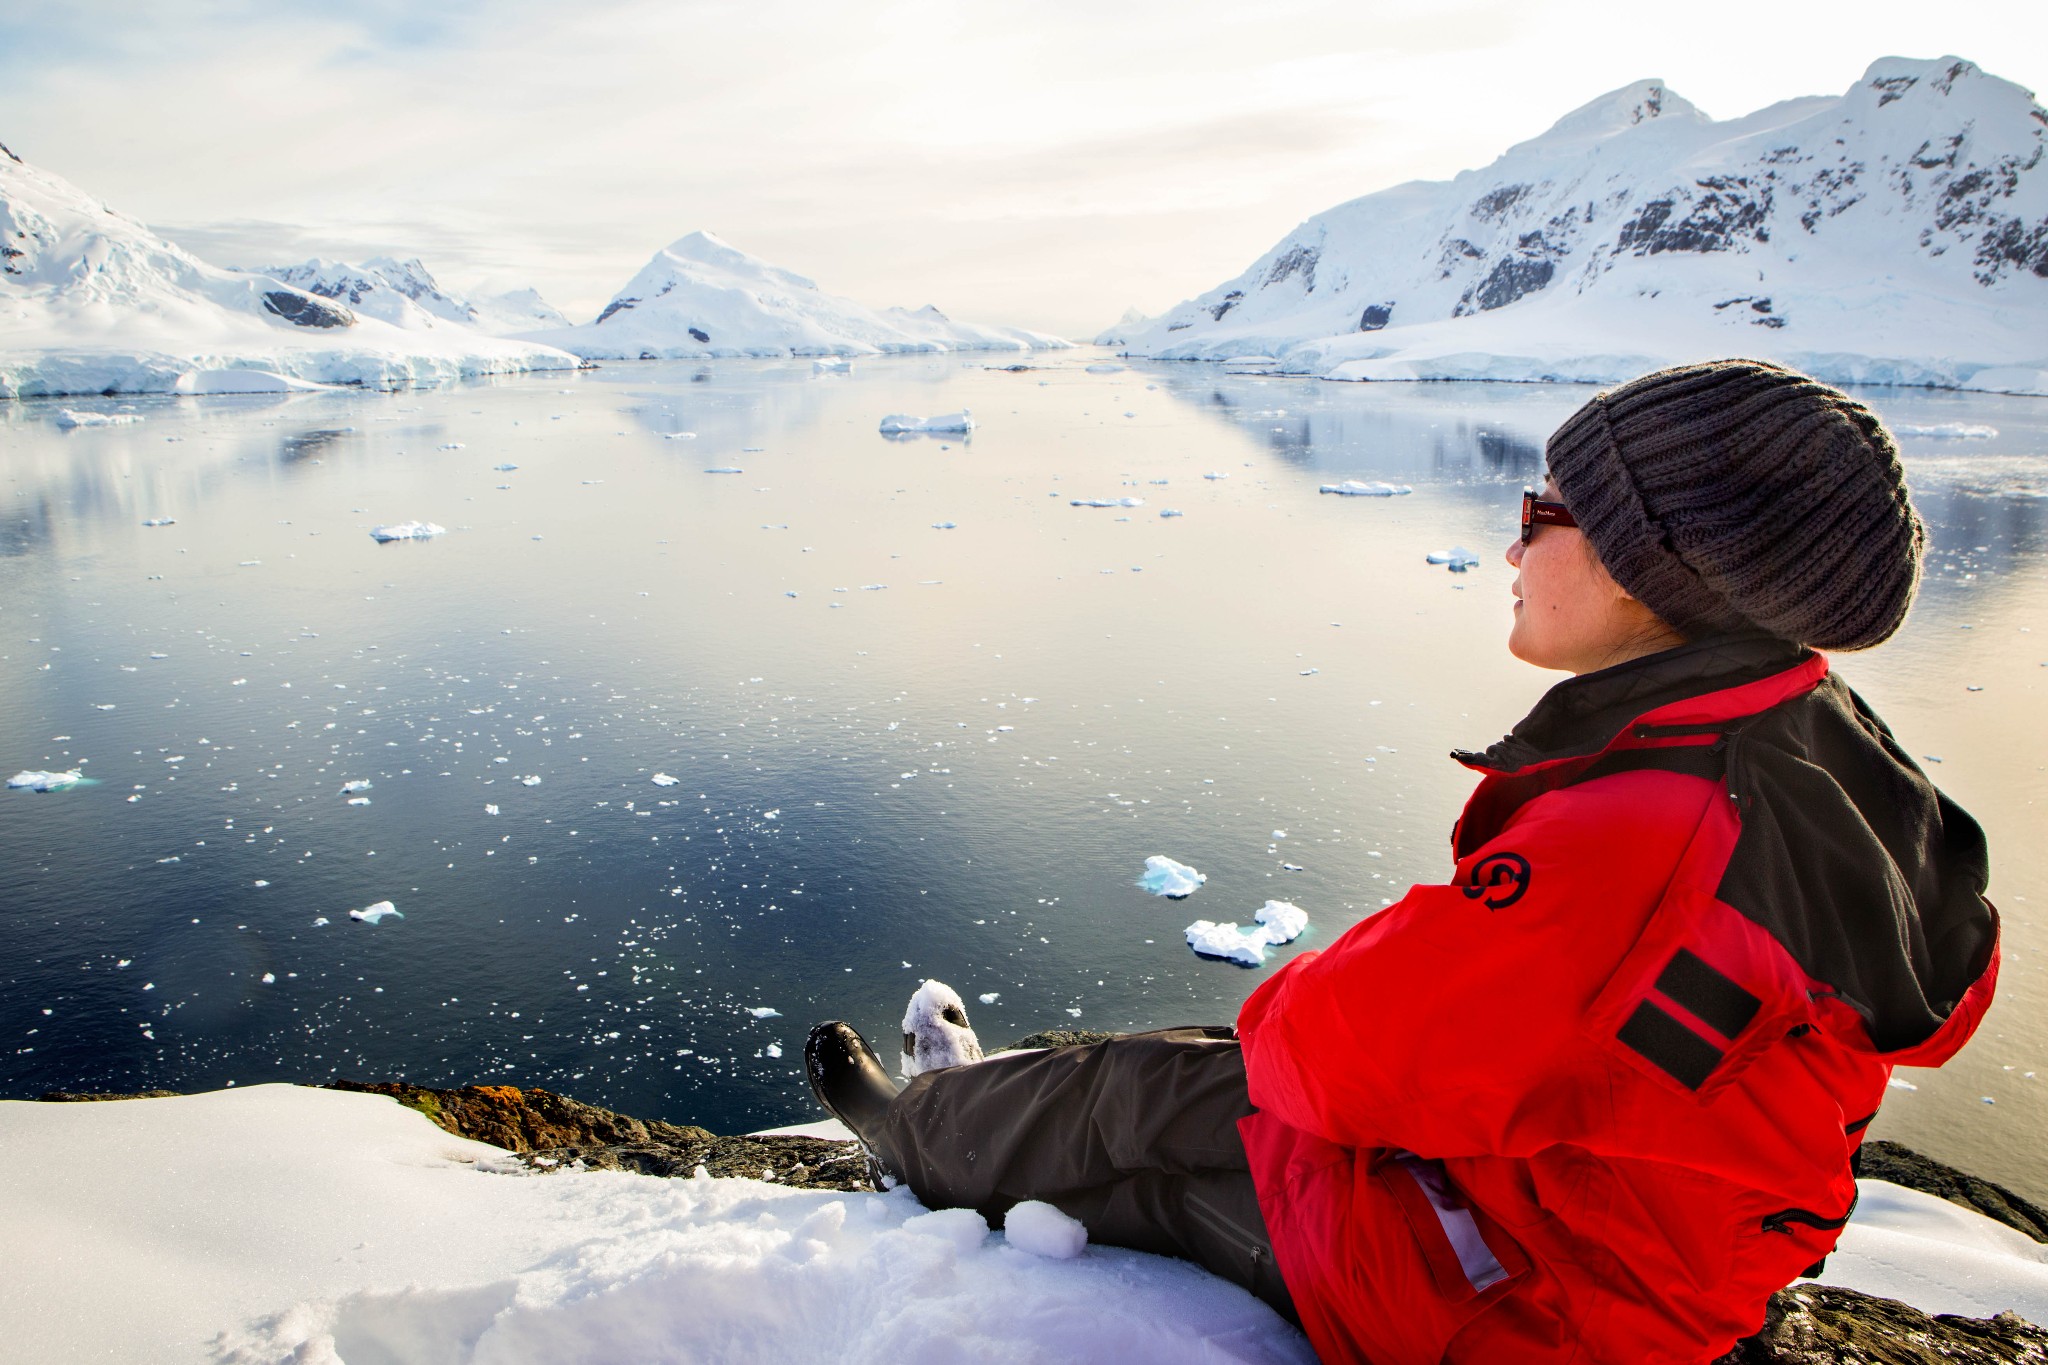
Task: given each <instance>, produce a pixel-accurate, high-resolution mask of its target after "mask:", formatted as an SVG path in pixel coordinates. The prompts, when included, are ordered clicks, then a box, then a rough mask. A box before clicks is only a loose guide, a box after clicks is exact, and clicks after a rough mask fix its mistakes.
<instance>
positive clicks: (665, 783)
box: [651, 773, 682, 787]
mask: <svg viewBox="0 0 2048 1365" xmlns="http://www.w3.org/2000/svg"><path fill="white" fill-rule="evenodd" d="M651 780H652V781H653V783H654V785H655V786H657V787H673V786H674V785H675V784H676V783H677V782H679V781H681V780H682V779H680V778H675V777H670V776H669V775H668V774H667V773H656V774H655V775H654V777H653V778H652V779H651Z"/></svg>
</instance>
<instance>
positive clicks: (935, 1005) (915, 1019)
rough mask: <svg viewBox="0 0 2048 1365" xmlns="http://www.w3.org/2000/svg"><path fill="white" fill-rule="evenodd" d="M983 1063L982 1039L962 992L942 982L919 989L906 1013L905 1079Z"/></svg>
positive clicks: (904, 1028) (904, 1035)
mask: <svg viewBox="0 0 2048 1365" xmlns="http://www.w3.org/2000/svg"><path fill="white" fill-rule="evenodd" d="M980 1060H981V1040H980V1039H979V1038H977V1037H975V1036H974V1026H973V1025H971V1024H969V1023H968V1022H967V1006H966V1005H964V1004H963V1003H961V1000H960V994H959V992H957V991H955V990H954V989H953V988H952V987H951V986H948V985H947V984H946V983H945V982H943V981H927V982H925V983H924V984H923V985H922V986H919V987H918V988H917V991H916V993H915V994H913V995H912V996H911V997H910V1003H909V1004H908V1005H906V1006H905V1007H904V1010H903V1059H902V1070H903V1075H904V1077H905V1078H906V1079H908V1078H914V1077H917V1076H921V1075H923V1074H924V1073H925V1072H927V1071H937V1070H938V1069H939V1068H940V1067H946V1066H964V1065H966V1064H967V1063H969V1062H978V1061H980Z"/></svg>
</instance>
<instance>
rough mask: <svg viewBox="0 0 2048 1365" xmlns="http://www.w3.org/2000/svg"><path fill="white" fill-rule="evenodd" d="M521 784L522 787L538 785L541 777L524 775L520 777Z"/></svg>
mask: <svg viewBox="0 0 2048 1365" xmlns="http://www.w3.org/2000/svg"><path fill="white" fill-rule="evenodd" d="M519 785H520V786H522V787H538V786H539V785H540V778H538V777H522V778H520V779H519Z"/></svg>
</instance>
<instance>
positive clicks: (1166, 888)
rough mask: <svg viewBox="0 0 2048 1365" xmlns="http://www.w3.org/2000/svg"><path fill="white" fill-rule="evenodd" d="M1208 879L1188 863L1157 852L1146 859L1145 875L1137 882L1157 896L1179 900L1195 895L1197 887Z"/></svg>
mask: <svg viewBox="0 0 2048 1365" xmlns="http://www.w3.org/2000/svg"><path fill="white" fill-rule="evenodd" d="M1208 880H1209V879H1208V878H1207V877H1205V876H1203V875H1202V874H1201V873H1199V872H1197V871H1195V869H1193V868H1192V867H1189V866H1188V865H1187V864H1186V863H1177V862H1175V861H1174V860H1173V859H1171V858H1165V857H1161V856H1160V855H1159V854H1156V853H1155V854H1153V855H1152V856H1151V857H1149V858H1147V859H1146V860H1145V875H1144V876H1142V877H1140V878H1138V883H1137V884H1138V886H1139V887H1140V888H1141V889H1142V890H1146V891H1150V892H1151V893H1152V894H1153V895H1155V896H1164V897H1166V898H1167V899H1168V900H1175V901H1178V900H1186V899H1187V898H1188V897H1189V896H1192V895H1194V894H1195V889H1196V888H1197V887H1199V886H1200V885H1201V884H1202V883H1203V882H1206V881H1208Z"/></svg>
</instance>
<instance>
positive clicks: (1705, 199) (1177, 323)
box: [1125, 57, 2048, 393]
mask: <svg viewBox="0 0 2048 1365" xmlns="http://www.w3.org/2000/svg"><path fill="white" fill-rule="evenodd" d="M2044 153H2048V112H2044V111H2043V110H2042V108H2041V107H2040V106H2039V105H2038V104H2036V103H2035V102H2034V99H2033V96H2032V95H2031V93H2030V92H2028V91H2026V90H2023V89H2021V88H2020V87H2019V86H2017V85H2014V84H2012V83H2011V82H2009V81H2005V80H2001V79H1999V78H1998V77H1996V76H1992V75H1988V74H1986V73H1985V72H1983V71H1981V70H1979V69H1978V68H1977V67H1976V66H1974V65H1972V64H1971V63H1969V62H1966V61H1962V60H1960V59H1957V58H1954V57H1944V58H1941V59H1939V60H1933V61H1910V60H1905V59H1900V58H1885V59H1883V60H1881V61H1878V62H1877V63H1875V64H1874V65H1872V66H1871V68H1870V69H1869V71H1868V72H1867V73H1866V74H1865V75H1864V77H1863V79H1862V80H1860V81H1858V82H1857V83H1856V84H1855V85H1854V86H1852V87H1851V88H1850V89H1849V90H1848V91H1847V92H1846V93H1844V94H1842V95H1840V96H1835V97H1828V96H1815V97H1808V98H1803V99H1793V100H1786V101H1783V102H1781V103H1778V104H1774V105H1771V106H1770V107H1768V108H1765V109H1761V110H1758V111H1757V112H1755V113H1752V114H1748V115H1746V116H1744V117H1741V118H1735V119H1727V120H1720V121H1717V120H1714V119H1711V118H1709V117H1708V116H1707V115H1706V114H1704V113H1702V112H1701V111H1700V110H1698V109H1697V108H1695V107H1694V106H1693V105H1691V104H1689V103H1687V102H1686V101H1685V100H1684V99H1682V98H1680V97H1679V96H1678V95H1677V94H1676V93H1675V92H1673V91H1671V90H1669V89H1667V88H1666V87H1665V86H1664V85H1663V83H1662V82H1660V81H1655V80H1646V81H1638V82H1637V83H1635V84H1634V85H1630V86H1626V87H1624V88H1622V89H1620V90H1616V91H1614V92H1612V93H1610V94H1607V95H1603V96H1601V97H1600V98H1599V99H1597V100H1594V101H1593V102H1592V103H1590V104H1588V105H1586V106H1584V107H1583V108H1581V109H1578V110H1576V111H1574V112H1573V113H1571V114H1568V115H1566V116H1565V117H1564V118H1563V119H1561V120H1560V121H1559V122H1558V123H1557V124H1556V126H1554V127H1552V128H1551V129H1550V130H1549V131H1548V132H1546V133H1544V134H1543V135H1542V136H1540V137H1537V138H1533V139H1531V140H1530V141H1528V142H1524V143H1521V144H1519V145H1517V146H1515V147H1512V148H1510V149H1508V151H1507V152H1505V153H1504V154H1503V155H1502V156H1501V157H1500V158H1499V159H1498V160H1497V161H1495V162H1494V163H1493V164H1492V165H1490V166H1487V167H1486V168H1484V169H1483V170H1474V171H1466V172H1464V173H1462V174H1460V175H1458V176H1457V177H1455V178H1454V179H1451V180H1447V181H1436V182H1422V181H1416V182H1411V183H1409V184H1404V185H1397V186H1395V187H1393V188H1391V189H1387V190H1382V191H1380V192H1378V193H1376V194H1370V195H1366V196H1365V197H1363V198H1360V199H1355V200H1352V201H1351V202H1350V203H1347V204H1342V205H1340V206H1338V207H1336V208H1333V209H1331V210H1329V211H1327V212H1325V213H1321V214H1318V215H1317V216H1315V217H1314V218H1311V219H1309V220H1308V221H1307V222H1305V223H1303V224H1302V225H1301V226H1300V227H1298V228H1296V229H1295V230H1294V231H1292V232H1290V233H1289V234H1287V236H1286V237H1285V238H1283V239H1282V240H1281V241H1280V242H1279V243H1278V244H1277V245H1275V246H1274V247H1273V248H1272V250H1270V251H1268V252H1267V253H1266V254H1265V255H1264V256H1262V257H1260V258H1259V259H1258V260H1257V261H1256V262H1254V263H1253V265H1252V266H1251V268H1250V269H1248V270H1246V271H1245V272H1244V273H1243V274H1241V275H1239V276H1238V277H1237V278H1235V279H1233V280H1230V281H1227V282H1225V283H1223V284H1220V285H1218V286H1216V287H1215V288H1214V289H1211V290H1209V291H1208V292H1207V293H1205V294H1202V295H1201V296H1199V297H1197V298H1194V299H1190V300H1188V301H1187V302H1185V303H1182V304H1180V305H1179V306H1177V307H1175V308H1173V309H1171V310H1169V311H1168V312H1166V313H1165V314H1163V315H1161V316H1160V317H1159V318H1157V319H1155V320H1154V321H1152V322H1151V323H1150V324H1148V325H1147V326H1145V327H1144V328H1142V329H1140V330H1138V331H1137V332H1136V333H1134V334H1133V335H1131V336H1130V337H1129V338H1128V340H1127V341H1126V343H1125V345H1126V348H1127V349H1128V350H1129V351H1130V352H1132V353H1135V354H1140V355H1148V356H1157V357H1163V358H1172V359H1196V360H1240V359H1241V358H1243V357H1250V356H1257V355H1270V356H1272V357H1274V358H1276V359H1277V360H1278V361H1279V365H1278V367H1277V368H1279V369H1283V370H1286V371H1289V372H1294V373H1303V374H1314V375H1321V376H1324V377H1327V378H1332V379H1361V380H1365V379H1514V380H1568V381H1588V382H1608V381H1613V380H1618V379H1623V378H1627V377H1630V376H1632V375H1635V374H1637V373H1640V372H1642V371H1644V370H1647V369H1650V368H1653V367H1656V366H1659V365H1664V364H1670V363H1674V362H1678V361H1683V360H1692V359H1698V358H1701V357H1705V356H1719V355H1747V356H1759V357H1763V358H1766V359H1773V360H1779V361H1782V362H1785V363H1787V364H1791V365H1795V366H1798V367H1799V368H1801V369H1804V370H1807V371H1809V372H1811V373H1813V374H1815V375H1818V376H1819V377H1821V378H1823V379H1826V380H1829V381H1831V382H1836V383H1903V384H1931V385H1939V386H1953V387H1959V388H1975V389H1986V390H1994V391H2001V392H2012V393H2048V155H2044Z"/></svg>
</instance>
